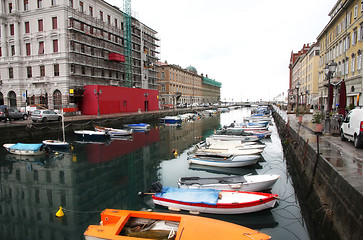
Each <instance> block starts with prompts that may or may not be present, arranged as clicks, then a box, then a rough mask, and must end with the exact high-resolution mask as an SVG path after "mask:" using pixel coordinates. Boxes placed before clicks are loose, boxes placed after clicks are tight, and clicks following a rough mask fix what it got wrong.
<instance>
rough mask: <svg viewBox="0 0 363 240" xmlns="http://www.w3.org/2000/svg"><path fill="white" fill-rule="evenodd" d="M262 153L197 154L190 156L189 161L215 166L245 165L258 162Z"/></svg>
mask: <svg viewBox="0 0 363 240" xmlns="http://www.w3.org/2000/svg"><path fill="white" fill-rule="evenodd" d="M260 158H261V155H239V156H235V155H231V156H229V157H228V156H220V155H219V156H213V155H209V156H197V155H194V156H192V157H188V162H189V163H195V164H200V165H207V166H215V167H244V166H249V165H253V164H256V163H257V161H258V159H260Z"/></svg>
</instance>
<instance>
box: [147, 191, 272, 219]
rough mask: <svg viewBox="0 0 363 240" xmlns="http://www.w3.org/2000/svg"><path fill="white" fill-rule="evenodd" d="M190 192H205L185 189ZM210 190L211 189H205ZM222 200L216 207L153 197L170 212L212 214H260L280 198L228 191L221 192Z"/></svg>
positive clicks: (255, 193) (263, 194) (156, 195)
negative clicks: (181, 211) (184, 211)
mask: <svg viewBox="0 0 363 240" xmlns="http://www.w3.org/2000/svg"><path fill="white" fill-rule="evenodd" d="M185 190H189V191H192V190H194V191H197V192H196V193H197V194H199V193H198V191H203V189H185ZM204 190H210V189H204ZM219 196H220V198H218V201H217V203H216V204H215V205H213V204H207V203H200V202H191V201H180V200H175V199H172V198H166V197H163V194H162V193H161V194H158V193H157V194H155V195H153V196H152V199H153V202H154V203H155V204H157V205H161V206H164V207H168V208H169V209H170V210H186V211H192V212H202V213H212V214H243V213H252V212H259V211H262V210H265V209H269V208H273V207H274V206H275V204H276V201H277V198H278V196H277V195H275V194H269V193H257V192H242V191H227V190H221V191H220V192H219Z"/></svg>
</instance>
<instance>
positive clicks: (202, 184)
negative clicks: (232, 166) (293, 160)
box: [178, 174, 280, 192]
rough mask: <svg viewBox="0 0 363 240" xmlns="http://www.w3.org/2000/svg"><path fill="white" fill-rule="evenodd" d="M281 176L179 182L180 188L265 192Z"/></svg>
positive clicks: (193, 179)
mask: <svg viewBox="0 0 363 240" xmlns="http://www.w3.org/2000/svg"><path fill="white" fill-rule="evenodd" d="M279 178H280V175H269V174H263V175H245V176H228V177H211V178H200V177H182V178H180V179H179V181H178V186H179V187H180V188H198V189H199V188H207V189H217V190H238V191H247V192H248V191H264V190H268V189H271V188H272V186H273V185H274V184H275V183H276V181H277V180H278V179H279Z"/></svg>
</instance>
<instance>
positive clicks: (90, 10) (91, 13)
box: [89, 6, 93, 17]
mask: <svg viewBox="0 0 363 240" xmlns="http://www.w3.org/2000/svg"><path fill="white" fill-rule="evenodd" d="M89 15H90V16H91V17H93V7H91V6H89Z"/></svg>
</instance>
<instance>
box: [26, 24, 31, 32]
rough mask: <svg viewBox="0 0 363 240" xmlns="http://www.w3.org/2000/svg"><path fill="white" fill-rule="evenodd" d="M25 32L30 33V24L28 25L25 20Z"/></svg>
mask: <svg viewBox="0 0 363 240" xmlns="http://www.w3.org/2000/svg"><path fill="white" fill-rule="evenodd" d="M25 33H30V25H29V22H25Z"/></svg>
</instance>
